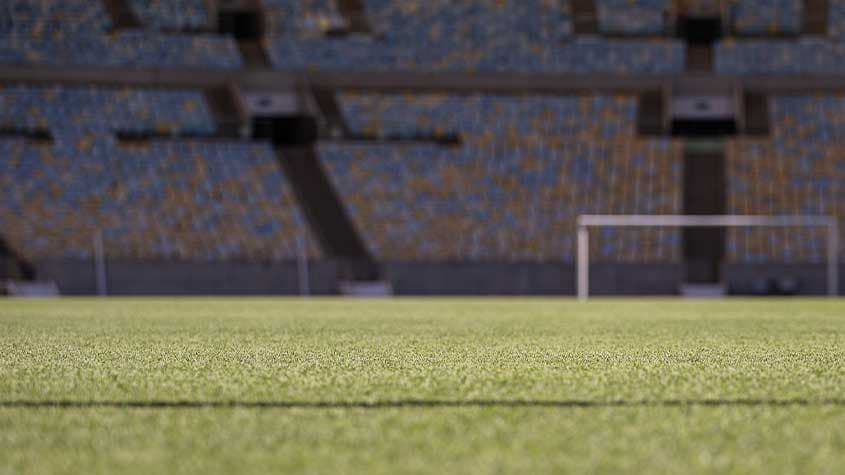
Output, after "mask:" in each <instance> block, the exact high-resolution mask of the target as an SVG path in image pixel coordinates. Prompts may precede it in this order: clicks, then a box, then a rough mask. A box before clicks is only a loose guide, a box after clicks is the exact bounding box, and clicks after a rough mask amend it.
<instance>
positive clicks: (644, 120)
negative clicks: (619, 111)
mask: <svg viewBox="0 0 845 475" xmlns="http://www.w3.org/2000/svg"><path fill="white" fill-rule="evenodd" d="M637 113H638V117H637V130H638V133H639V134H640V135H663V134H664V133H665V132H666V129H665V128H664V124H665V123H666V121H665V114H666V104H664V94H663V91H651V92H645V93H643V94H640V97H639V107H638V108H637Z"/></svg>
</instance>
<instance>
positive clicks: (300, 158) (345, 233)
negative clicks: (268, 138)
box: [276, 146, 381, 281]
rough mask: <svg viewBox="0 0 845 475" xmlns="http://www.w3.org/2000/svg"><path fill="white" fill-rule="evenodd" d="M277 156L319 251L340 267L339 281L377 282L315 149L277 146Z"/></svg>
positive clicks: (371, 262) (375, 271) (374, 268)
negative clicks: (335, 261) (334, 260)
mask: <svg viewBox="0 0 845 475" xmlns="http://www.w3.org/2000/svg"><path fill="white" fill-rule="evenodd" d="M276 153H277V155H278V157H279V163H280V164H281V166H282V169H283V170H284V172H285V175H286V176H287V177H288V181H289V182H290V183H291V186H292V187H293V191H294V194H295V195H296V197H297V200H298V201H299V204H300V207H301V208H302V210H303V212H304V214H305V217H306V219H307V220H308V224H309V225H310V228H311V230H312V231H313V232H314V234H315V235H316V236H317V239H319V241H320V247H321V248H322V250H323V252H324V253H325V254H326V256H327V257H331V258H333V259H336V260H337V262H339V263H340V269H339V273H340V277H341V280H347V281H373V280H378V279H379V278H380V277H381V276H380V274H381V272H380V270H379V267H378V265H377V264H376V262H375V260H374V259H373V257H372V256H371V255H370V252H369V251H368V250H367V247H366V245H365V244H364V241H363V239H362V238H361V236H360V235H359V234H358V230H357V228H356V227H355V225H354V223H353V222H352V220H351V218H350V217H349V216H348V215H347V213H346V209H345V208H344V206H343V201H342V200H341V198H340V196H339V195H338V193H337V192H336V191H335V189H334V185H333V184H332V182H331V180H330V179H329V177H328V173H327V172H326V170H325V169H324V168H323V165H322V163H321V162H320V159H319V157H318V156H317V151H316V150H315V148H314V147H313V146H287V147H286V146H280V147H278V148H277V149H276Z"/></svg>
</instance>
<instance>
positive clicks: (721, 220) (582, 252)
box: [576, 214, 839, 300]
mask: <svg viewBox="0 0 845 475" xmlns="http://www.w3.org/2000/svg"><path fill="white" fill-rule="evenodd" d="M576 226H577V228H578V240H577V246H578V250H577V251H578V253H577V263H576V274H577V275H576V283H577V287H578V298H579V299H580V300H586V299H587V298H588V297H589V295H590V254H589V253H590V234H589V228H590V227H603V226H617V227H681V228H689V227H711V228H712V227H747V226H756V227H793V226H801V227H823V228H827V232H828V234H827V295H828V296H829V297H835V296H837V295H838V294H839V224H838V221H837V220H836V217H834V216H811V215H791V216H760V215H698V216H692V215H607V214H603V215H595V214H593V215H589V214H587V215H580V216H578V219H577V221H576Z"/></svg>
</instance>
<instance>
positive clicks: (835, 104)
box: [727, 96, 845, 262]
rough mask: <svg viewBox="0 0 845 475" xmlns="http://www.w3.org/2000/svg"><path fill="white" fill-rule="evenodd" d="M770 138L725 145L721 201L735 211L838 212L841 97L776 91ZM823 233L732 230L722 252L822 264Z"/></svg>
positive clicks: (844, 157) (844, 145) (844, 111)
mask: <svg viewBox="0 0 845 475" xmlns="http://www.w3.org/2000/svg"><path fill="white" fill-rule="evenodd" d="M770 107H771V120H772V124H773V125H772V137H771V138H770V139H748V138H740V139H734V140H731V141H730V142H729V144H728V153H727V159H728V206H729V208H730V212H732V213H739V214H811V215H815V214H820V215H834V216H838V217H839V219H840V220H842V219H843V218H845V208H842V206H841V203H843V202H845V188H843V187H842V186H841V184H842V183H843V182H845V141H843V139H845V134H843V132H845V97H843V96H779V97H775V98H772V99H771V101H770ZM825 245H826V244H825V235H824V232H823V231H821V230H812V229H808V228H799V229H789V228H787V229H783V230H775V231H772V230H760V229H736V230H731V231H730V232H729V233H728V257H729V258H730V259H731V260H733V261H740V262H822V261H823V260H824V258H825Z"/></svg>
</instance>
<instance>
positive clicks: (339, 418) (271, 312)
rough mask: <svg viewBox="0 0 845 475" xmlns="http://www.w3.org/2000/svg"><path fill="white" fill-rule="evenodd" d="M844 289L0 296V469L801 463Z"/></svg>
mask: <svg viewBox="0 0 845 475" xmlns="http://www.w3.org/2000/svg"><path fill="white" fill-rule="evenodd" d="M837 466H840V467H841V466H845V300H827V299H802V300H763V299H760V300H721V301H682V300H674V299H633V300H626V299H596V300H592V301H590V302H587V303H578V302H575V301H574V300H570V299H392V300H341V299H322V300H321V299H316V300H298V299H237V298H232V299H103V300H98V299H61V300H50V301H26V300H4V301H0V473H115V472H117V471H120V472H122V473H151V472H156V471H158V472H176V471H178V472H188V473H190V472H202V473H205V474H213V473H232V472H238V473H266V472H268V471H271V470H273V471H279V472H286V473H333V472H341V473H351V472H357V473H361V472H364V473H385V474H387V473H432V472H435V473H438V472H439V473H502V472H517V471H519V472H522V473H537V472H539V473H544V472H545V473H552V472H563V471H574V470H588V471H594V472H607V473H610V472H618V471H620V470H626V471H637V472H646V471H648V472H673V473H685V472H693V473H708V472H727V473H808V472H809V473H813V472H824V471H825V470H830V468H831V467H837Z"/></svg>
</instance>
